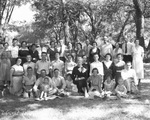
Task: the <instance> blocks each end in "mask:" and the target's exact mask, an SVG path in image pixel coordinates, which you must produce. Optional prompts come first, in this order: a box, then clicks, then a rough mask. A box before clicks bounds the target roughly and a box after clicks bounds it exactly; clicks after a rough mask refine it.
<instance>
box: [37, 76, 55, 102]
mask: <svg viewBox="0 0 150 120" xmlns="http://www.w3.org/2000/svg"><path fill="white" fill-rule="evenodd" d="M49 82H50V81H49V78H48V77H45V78H44V80H43V83H42V85H41V95H40V99H41V100H43V99H44V100H47V99H48V93H49V91H50V90H51V89H52V88H51V87H50V84H49Z"/></svg>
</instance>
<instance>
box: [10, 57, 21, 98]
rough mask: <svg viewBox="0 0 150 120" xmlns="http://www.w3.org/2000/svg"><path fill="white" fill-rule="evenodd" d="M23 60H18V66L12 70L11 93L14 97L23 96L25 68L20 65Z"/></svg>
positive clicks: (14, 66)
mask: <svg viewBox="0 0 150 120" xmlns="http://www.w3.org/2000/svg"><path fill="white" fill-rule="evenodd" d="M21 62H22V60H21V58H17V59H16V64H15V65H13V66H12V68H11V70H10V93H11V94H13V95H17V96H21V95H22V90H23V89H22V88H23V86H22V80H23V75H24V70H23V67H22V66H21V65H20V64H21Z"/></svg>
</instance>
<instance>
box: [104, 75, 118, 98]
mask: <svg viewBox="0 0 150 120" xmlns="http://www.w3.org/2000/svg"><path fill="white" fill-rule="evenodd" d="M115 84H116V83H115V80H114V79H113V80H112V78H111V75H109V76H108V77H107V79H106V81H105V83H104V94H105V95H106V96H107V97H110V96H111V95H113V94H114V93H115V92H114V90H115Z"/></svg>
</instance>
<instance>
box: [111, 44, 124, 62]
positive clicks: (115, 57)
mask: <svg viewBox="0 0 150 120" xmlns="http://www.w3.org/2000/svg"><path fill="white" fill-rule="evenodd" d="M115 47H116V48H115V49H114V50H113V52H112V56H113V61H114V63H116V62H117V54H119V53H121V54H122V53H123V52H122V49H121V48H120V47H119V43H116V44H115Z"/></svg>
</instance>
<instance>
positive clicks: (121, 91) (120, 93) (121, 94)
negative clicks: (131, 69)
mask: <svg viewBox="0 0 150 120" xmlns="http://www.w3.org/2000/svg"><path fill="white" fill-rule="evenodd" d="M115 92H116V95H117V97H118V98H119V99H121V98H127V97H128V95H127V89H126V87H125V85H124V81H123V80H122V78H119V80H118V85H117V87H116V89H115Z"/></svg>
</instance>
